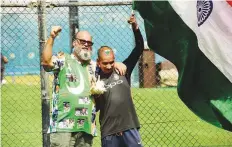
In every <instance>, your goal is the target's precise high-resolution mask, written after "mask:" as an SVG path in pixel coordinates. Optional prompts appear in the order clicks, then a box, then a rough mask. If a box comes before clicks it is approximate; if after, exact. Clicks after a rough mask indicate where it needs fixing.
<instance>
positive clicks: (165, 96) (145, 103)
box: [1, 0, 232, 147]
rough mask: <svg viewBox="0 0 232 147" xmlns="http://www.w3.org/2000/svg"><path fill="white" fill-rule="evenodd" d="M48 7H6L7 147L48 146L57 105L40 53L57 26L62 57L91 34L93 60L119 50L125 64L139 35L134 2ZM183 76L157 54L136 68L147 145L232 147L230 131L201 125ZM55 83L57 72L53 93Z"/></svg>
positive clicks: (138, 105)
mask: <svg viewBox="0 0 232 147" xmlns="http://www.w3.org/2000/svg"><path fill="white" fill-rule="evenodd" d="M40 4H41V3H38V2H31V1H26V0H25V1H23V2H22V1H13V0H12V1H3V2H2V8H1V52H2V53H3V55H5V56H6V57H7V58H8V60H9V63H7V64H6V71H5V77H4V79H5V80H6V83H5V84H4V85H2V87H1V92H2V93H1V96H2V97H1V105H2V107H1V113H2V115H1V116H2V117H1V120H2V121H1V145H2V146H3V147H40V146H46V142H43V137H46V136H43V135H45V134H46V133H45V132H46V130H43V129H42V128H43V127H42V126H43V125H42V115H43V116H44V117H46V114H49V112H47V113H45V112H46V111H47V110H48V109H47V108H44V107H45V106H46V104H48V103H49V100H48V99H47V97H48V96H49V95H46V92H45V91H46V86H44V83H46V82H48V81H47V80H46V79H45V80H44V77H45V78H46V75H44V74H40V51H41V49H42V48H43V45H44V41H45V39H46V38H47V36H48V35H49V31H50V29H51V27H52V26H53V25H59V26H62V33H60V35H59V37H58V38H57V39H56V42H55V44H54V50H53V51H54V53H55V52H58V51H64V52H67V53H70V52H71V42H72V37H70V36H73V33H74V32H75V31H76V29H79V30H88V31H89V32H90V33H91V34H92V35H93V41H94V46H93V49H94V50H93V51H94V53H93V54H94V57H93V60H96V50H97V49H98V48H99V47H100V46H102V45H108V46H111V47H112V48H113V49H114V51H115V53H116V60H117V61H123V60H124V59H125V58H126V57H127V56H128V55H129V53H130V52H131V50H132V49H133V45H134V41H133V33H132V31H131V28H130V26H129V25H128V23H127V19H128V18H129V16H130V14H131V10H132V5H131V2H126V1H122V2H118V1H104V2H102V1H101V2H99V1H97V2H93V1H91V2H86V1H83V2H82V1H81V2H80V3H75V2H74V3H70V2H69V3H68V2H66V3H58V1H52V3H51V2H50V3H44V4H45V6H44V7H41V5H40ZM77 6H78V7H77ZM136 17H137V19H138V23H139V25H140V28H141V31H142V35H143V37H144V40H146V37H145V36H146V35H145V31H144V26H143V20H142V18H141V17H140V16H139V14H138V13H136ZM41 31H44V32H41ZM43 36H45V39H44V40H43ZM145 48H146V47H145ZM41 76H42V78H41ZM177 77H178V75H177V72H176V69H175V67H174V66H173V65H172V64H171V63H169V62H167V61H166V60H164V59H163V58H161V57H160V56H158V55H154V53H153V52H151V51H149V50H146V51H144V54H143V56H142V57H141V60H140V62H139V64H138V65H137V66H136V68H135V69H134V71H133V74H132V93H133V97H134V103H135V105H136V110H137V114H138V115H139V120H140V123H141V129H140V133H141V136H142V143H143V145H144V146H145V147H148V146H151V147H153V146H232V139H231V137H232V134H231V133H230V132H227V131H225V130H222V129H219V128H216V127H214V126H212V125H210V124H208V123H206V122H204V121H202V120H200V119H199V118H198V117H196V116H195V115H194V114H193V113H192V112H191V111H190V110H189V109H188V108H187V107H186V106H185V105H184V104H183V103H182V102H181V100H180V99H179V98H178V95H177V92H176V81H177ZM41 79H42V80H41ZM51 81H52V75H51V74H49V83H50V86H49V87H48V89H49V90H50V89H51ZM41 98H42V103H41ZM41 104H42V105H41ZM42 107H43V109H42ZM42 110H43V111H42ZM42 112H43V113H42ZM43 122H45V121H43ZM98 134H100V133H98ZM45 141H46V140H45ZM93 146H94V147H98V146H100V137H96V138H95V139H94V145H93Z"/></svg>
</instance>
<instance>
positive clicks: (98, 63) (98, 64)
mask: <svg viewBox="0 0 232 147" xmlns="http://www.w3.org/2000/svg"><path fill="white" fill-rule="evenodd" d="M97 66H98V67H100V60H99V58H98V59H97Z"/></svg>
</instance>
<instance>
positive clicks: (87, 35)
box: [76, 31, 92, 41]
mask: <svg viewBox="0 0 232 147" xmlns="http://www.w3.org/2000/svg"><path fill="white" fill-rule="evenodd" d="M76 38H78V39H83V40H88V41H92V36H91V35H90V33H89V32H88V31H79V32H77V33H76Z"/></svg>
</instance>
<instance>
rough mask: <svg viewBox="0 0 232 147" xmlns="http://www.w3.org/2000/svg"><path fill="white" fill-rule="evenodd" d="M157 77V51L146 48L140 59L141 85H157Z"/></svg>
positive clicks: (143, 86) (141, 86) (148, 86)
mask: <svg viewBox="0 0 232 147" xmlns="http://www.w3.org/2000/svg"><path fill="white" fill-rule="evenodd" d="M155 77H156V75H155V53H154V52H153V51H151V50H149V49H145V50H144V51H143V54H142V56H141V58H140V61H139V87H140V88H152V87H155V86H156V79H155Z"/></svg>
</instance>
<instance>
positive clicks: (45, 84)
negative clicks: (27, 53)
mask: <svg viewBox="0 0 232 147" xmlns="http://www.w3.org/2000/svg"><path fill="white" fill-rule="evenodd" d="M37 2H38V26H39V51H40V63H41V57H42V51H43V48H44V46H45V38H46V20H45V19H46V17H45V8H46V7H45V5H46V3H45V1H44V0H38V1H37ZM40 76H41V101H42V135H43V136H42V137H43V147H49V146H50V136H49V134H47V130H48V127H49V112H50V101H49V90H48V89H49V76H48V73H46V72H45V71H44V69H43V67H42V66H41V65H40Z"/></svg>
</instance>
